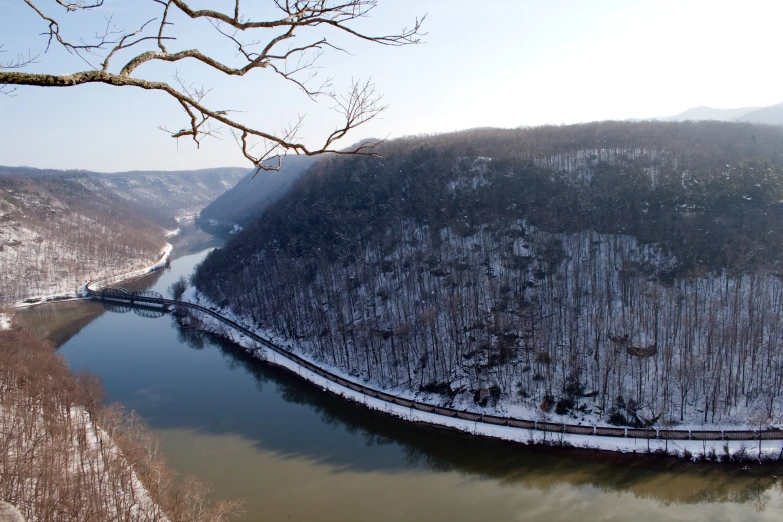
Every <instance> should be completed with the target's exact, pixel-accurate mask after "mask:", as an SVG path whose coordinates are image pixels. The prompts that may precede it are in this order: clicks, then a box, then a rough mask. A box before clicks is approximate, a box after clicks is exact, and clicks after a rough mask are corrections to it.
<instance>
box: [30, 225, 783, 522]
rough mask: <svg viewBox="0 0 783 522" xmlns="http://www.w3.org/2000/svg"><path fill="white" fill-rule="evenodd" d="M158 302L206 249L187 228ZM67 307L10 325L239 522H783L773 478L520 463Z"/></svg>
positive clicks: (515, 450) (168, 337) (542, 457)
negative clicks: (51, 353) (93, 381)
mask: <svg viewBox="0 0 783 522" xmlns="http://www.w3.org/2000/svg"><path fill="white" fill-rule="evenodd" d="M174 243H175V245H174V248H175V249H174V258H173V260H172V263H171V268H169V269H167V270H165V271H161V272H158V273H155V274H153V275H151V276H148V277H146V278H143V279H140V280H137V281H134V282H132V283H129V284H128V285H126V286H128V287H129V288H132V289H146V288H149V289H152V290H156V291H159V292H161V293H163V294H165V293H166V289H167V288H168V286H169V285H170V284H171V283H172V282H173V281H174V280H176V279H177V278H179V276H180V275H188V274H189V273H190V272H191V271H192V270H193V267H194V266H195V265H196V264H197V263H198V262H199V261H200V260H201V259H203V257H204V256H205V255H206V254H207V252H208V251H209V249H210V248H212V247H214V246H216V245H217V244H219V242H218V241H217V240H215V239H214V238H211V237H209V236H206V235H205V234H203V233H201V232H198V231H196V230H194V229H193V228H192V227H191V228H189V229H186V231H185V233H184V235H182V236H181V237H178V238H176V241H174ZM146 315H150V316H143V315H140V314H139V312H138V311H134V310H131V309H129V308H125V307H116V308H115V309H114V310H113V311H109V310H106V309H105V308H104V306H103V305H102V304H100V303H98V302H91V301H73V302H65V303H57V304H50V305H42V306H37V307H32V308H28V309H25V310H20V311H18V312H17V314H16V318H17V320H18V321H20V322H22V323H25V324H27V325H28V326H29V327H30V328H32V329H34V330H36V331H38V332H39V333H40V334H41V335H43V336H45V337H47V338H49V339H50V340H52V342H54V343H55V344H56V345H57V346H58V347H59V352H60V353H61V354H62V355H64V356H65V357H66V358H67V360H68V363H69V364H70V366H71V367H72V368H73V369H74V370H77V371H79V370H85V369H87V370H90V371H91V372H93V373H95V374H97V375H99V376H100V377H101V378H102V379H103V382H104V387H105V389H106V393H107V396H108V398H109V400H110V401H119V402H121V403H123V404H124V405H126V406H127V407H129V408H132V409H133V410H135V411H136V412H137V413H138V414H139V415H141V416H142V417H143V418H144V419H145V420H146V422H147V423H148V424H149V426H150V428H151V429H152V431H153V432H154V433H155V434H156V435H157V436H158V437H160V439H161V440H162V442H163V452H164V454H165V456H166V459H167V460H168V462H169V464H170V465H171V467H172V468H174V469H176V470H178V471H179V472H180V473H182V474H194V475H196V476H198V477H200V478H202V479H204V480H207V481H210V482H211V483H212V484H213V485H214V490H215V495H216V496H217V497H219V498H244V499H245V500H246V507H247V514H246V516H245V517H244V518H243V520H247V521H314V520H318V521H324V522H332V521H335V522H336V521H406V522H412V521H439V520H444V521H466V522H467V521H476V520H486V521H494V520H503V521H505V520H531V521H533V520H535V521H538V520H540V521H554V520H580V521H583V522H584V521H591V520H602V521H605V520H629V519H634V520H635V521H637V522H643V521H652V520H726V521H729V520H731V521H738V520H775V521H780V520H783V482H781V480H779V479H777V478H776V477H775V474H781V473H783V469H781V468H774V467H771V466H766V467H761V466H758V465H752V464H751V465H749V469H745V470H743V469H742V468H741V467H738V466H724V465H720V464H689V463H678V462H674V461H672V460H669V459H665V460H663V459H657V458H649V457H643V456H641V457H639V456H637V457H623V456H618V457H615V456H611V455H606V454H598V453H594V452H587V451H574V450H572V451H563V450H553V449H546V448H530V447H525V446H519V445H512V444H507V443H502V442H493V441H486V440H478V439H474V438H471V437H469V436H466V435H459V434H455V433H451V432H446V431H441V430H435V429H432V428H425V427H420V426H414V425H411V424H408V423H406V422H404V421H401V420H397V419H393V418H389V417H386V416H384V415H382V414H379V413H374V412H371V411H367V410H365V409H363V408H361V407H360V406H356V405H353V404H348V403H345V402H344V401H342V400H340V399H338V398H336V397H333V396H331V395H328V394H326V393H324V392H322V391H321V390H320V389H318V388H317V387H314V386H312V385H310V384H307V383H304V382H302V381H300V380H299V379H297V378H296V377H295V376H292V375H290V374H288V373H286V372H284V371H282V370H280V369H276V368H272V367H269V366H266V365H264V364H262V363H260V362H258V361H256V360H253V359H250V358H249V357H247V356H246V355H245V354H244V352H242V351H241V350H239V349H237V348H236V347H235V346H233V345H231V344H230V343H227V342H224V341H222V340H220V339H218V338H215V337H213V336H209V335H202V334H198V333H194V332H192V331H189V330H183V329H181V328H180V327H179V326H178V325H177V323H176V322H175V321H174V320H173V319H172V318H171V317H170V316H168V315H160V314H146Z"/></svg>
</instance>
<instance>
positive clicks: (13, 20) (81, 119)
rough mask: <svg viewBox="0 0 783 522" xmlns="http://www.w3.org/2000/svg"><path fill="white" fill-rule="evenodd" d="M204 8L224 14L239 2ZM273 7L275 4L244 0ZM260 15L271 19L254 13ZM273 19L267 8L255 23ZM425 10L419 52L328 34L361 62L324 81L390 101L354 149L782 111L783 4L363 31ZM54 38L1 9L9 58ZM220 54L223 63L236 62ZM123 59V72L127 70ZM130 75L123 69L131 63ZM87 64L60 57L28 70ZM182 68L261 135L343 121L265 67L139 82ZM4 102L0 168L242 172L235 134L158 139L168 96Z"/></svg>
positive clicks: (171, 116)
mask: <svg viewBox="0 0 783 522" xmlns="http://www.w3.org/2000/svg"><path fill="white" fill-rule="evenodd" d="M192 3H193V4H194V5H197V6H207V5H209V6H211V7H213V8H217V7H223V8H225V9H226V10H230V9H231V6H233V1H227V0H211V1H207V0H201V1H194V2H192ZM38 4H39V5H40V6H42V7H45V8H47V10H48V12H50V13H53V14H57V15H59V16H60V20H61V21H62V25H63V29H64V30H65V31H67V32H68V34H70V35H85V36H89V35H92V34H93V33H94V32H95V31H96V30H97V29H98V28H99V26H100V24H101V21H102V17H103V16H104V15H108V14H112V13H113V14H114V16H115V20H116V21H117V23H118V25H119V27H120V28H126V29H129V28H135V26H136V25H138V24H139V23H140V22H141V21H142V20H145V19H147V18H150V17H153V16H156V15H157V14H158V12H159V10H158V9H157V7H156V6H157V4H155V3H153V2H152V0H107V2H106V7H104V8H103V9H102V12H101V13H93V14H92V15H91V16H84V15H83V14H78V13H77V14H68V15H65V14H63V13H61V12H60V11H61V10H60V9H59V8H56V6H55V3H54V1H53V0H38ZM253 4H258V5H260V6H262V7H263V6H268V5H269V4H271V0H245V1H244V5H248V6H251V5H253ZM259 9H261V8H260V7H259ZM259 14H263V10H261V11H259ZM424 14H427V15H428V16H427V20H426V22H425V26H424V29H425V31H426V32H427V33H428V34H427V36H426V37H425V38H424V40H425V42H426V43H425V44H423V45H418V46H409V47H402V48H388V47H381V46H378V45H373V44H370V43H367V42H361V41H357V40H352V39H349V38H346V37H345V36H344V35H340V34H336V33H334V32H332V33H326V35H327V36H329V37H330V41H334V42H335V43H336V44H338V45H340V46H341V47H344V48H346V49H348V50H349V51H350V52H351V54H350V55H348V54H345V53H339V52H330V53H328V54H326V55H325V56H323V57H322V59H321V61H320V65H321V67H322V68H321V70H320V72H321V75H323V76H329V77H333V78H334V80H335V87H338V88H339V87H344V86H346V85H347V84H348V83H349V82H350V80H351V78H362V79H366V78H370V77H371V78H372V80H373V81H374V83H375V84H376V86H377V88H378V90H379V91H381V92H382V93H383V94H384V96H385V98H384V101H385V102H386V103H388V104H389V109H388V111H387V112H386V113H385V115H384V116H383V119H379V120H377V121H375V122H373V123H371V124H368V125H367V126H366V127H365V128H362V129H359V130H357V131H356V132H355V133H354V134H353V135H351V136H350V137H349V138H347V139H346V140H345V142H344V145H346V146H347V145H349V144H350V143H352V142H354V141H357V140H359V139H360V138H363V137H367V136H377V137H385V136H387V135H388V136H390V137H396V136H403V135H411V134H420V133H436V132H444V131H450V130H457V129H466V128H471V127H481V126H494V127H518V126H521V125H540V124H545V123H554V124H562V123H573V122H583V121H592V120H602V119H624V118H637V117H654V116H667V115H673V114H677V113H679V112H682V111H684V110H685V109H688V108H690V107H694V106H699V105H708V106H712V107H719V108H731V107H742V106H764V105H771V104H775V103H779V102H783V88H782V87H783V68H781V67H780V64H779V59H778V57H779V56H780V52H781V51H783V32H782V31H780V29H779V24H780V20H783V2H781V1H780V0H763V1H762V0H744V1H742V2H738V1H736V0H734V1H731V2H729V1H725V2H724V1H720V0H709V1H701V0H693V1H691V0H676V1H674V0H673V1H668V0H592V1H591V0H581V1H578V0H536V1H533V0H479V1H475V0H470V1H469V0H379V5H378V8H377V9H376V10H375V11H374V13H373V16H372V17H371V18H370V19H367V20H362V21H361V22H360V23H359V24H357V25H356V27H357V28H358V29H361V30H362V31H364V32H367V33H371V34H382V33H391V32H394V31H396V30H399V29H400V28H401V27H403V26H405V25H408V26H410V25H411V24H412V23H413V21H414V19H415V18H416V16H422V15H424ZM177 21H178V23H177V25H176V30H177V31H178V35H179V37H180V40H179V41H178V42H177V44H172V47H176V48H186V47H191V46H194V45H196V44H197V43H198V41H199V39H200V38H203V37H204V36H203V35H205V34H209V30H210V28H209V26H205V25H204V24H200V23H197V24H193V23H186V22H187V21H186V20H185V19H183V18H180V19H178V20H177ZM44 30H45V26H44V25H43V24H42V23H41V22H40V21H39V20H38V19H36V18H35V16H34V15H33V14H32V13H31V11H30V10H29V8H28V7H27V6H26V5H24V3H23V2H22V0H0V44H3V45H4V47H3V49H4V50H6V51H7V52H6V53H4V54H0V61H6V60H7V59H8V58H12V57H13V56H14V55H15V54H16V53H18V52H21V53H27V52H28V50H29V51H31V52H32V53H40V52H42V51H43V50H44V48H45V43H46V38H45V37H43V36H40V35H39V33H41V32H42V31H44ZM207 43H209V44H212V43H217V44H218V45H219V47H218V51H217V52H218V53H219V56H221V57H225V58H226V59H228V60H231V57H232V56H233V55H232V54H231V53H230V52H227V49H226V48H225V46H224V45H223V44H222V43H221V42H219V41H215V40H212V39H210V40H208V42H207ZM118 61H119V62H122V60H121V59H120V60H118ZM123 63H124V62H123ZM85 67H87V65H86V64H84V63H83V62H81V61H79V60H78V59H75V58H72V57H70V56H69V55H68V54H67V53H65V52H64V51H62V50H61V49H57V48H53V49H52V50H50V51H49V53H48V54H45V55H42V56H41V57H40V60H39V63H38V64H36V65H34V66H32V67H30V68H29V69H28V70H29V71H30V72H42V71H47V72H55V73H58V74H62V73H67V72H74V71H77V70H79V69H80V68H85ZM176 71H179V73H180V75H181V76H184V77H185V78H187V79H188V80H190V81H193V82H195V83H197V84H199V85H201V84H204V85H205V86H208V87H213V88H214V90H213V91H212V93H211V94H210V95H209V97H208V98H207V100H206V102H207V105H210V106H211V107H213V108H217V109H235V110H240V111H244V112H241V113H238V115H237V117H238V118H240V119H242V120H243V121H245V122H247V123H249V124H252V125H253V126H255V127H256V128H264V129H272V130H277V129H280V128H281V127H283V126H285V125H286V124H287V123H288V122H291V121H293V120H294V119H296V117H297V115H298V114H306V115H307V118H306V122H307V125H306V126H305V129H304V138H305V141H306V142H308V143H309V144H312V145H315V144H316V143H317V142H318V141H320V139H322V138H323V136H324V135H325V134H326V133H328V132H329V131H330V130H331V129H332V128H333V126H334V125H335V124H336V123H337V120H336V119H335V116H334V114H333V113H332V112H331V111H330V110H329V108H330V106H331V105H330V103H329V101H328V100H324V101H323V102H322V103H321V104H314V103H313V102H311V101H309V100H308V99H307V98H306V97H305V96H304V95H303V94H301V93H300V92H297V91H295V90H294V89H292V88H291V85H290V84H286V83H285V82H283V81H281V80H279V79H278V78H275V77H274V76H273V75H271V74H270V73H269V72H267V71H263V70H259V71H255V72H254V73H253V74H251V75H249V76H247V77H245V78H242V79H237V78H226V77H222V76H220V75H217V74H214V73H212V72H211V71H207V70H205V69H204V68H203V67H201V66H199V65H198V64H192V63H190V64H185V63H182V62H180V63H179V64H177V65H170V64H166V65H159V64H150V65H144V66H142V67H141V68H140V69H139V73H140V74H141V75H142V76H144V77H146V78H149V79H153V78H155V79H162V80H166V81H169V80H170V79H171V78H172V76H173V75H174V74H175V72H176ZM16 94H17V95H16V96H15V97H7V96H2V95H0V121H2V126H0V164H3V165H29V166H34V167H42V168H85V169H91V170H100V171H118V170H131V169H190V168H205V167H216V166H226V165H240V166H242V165H246V163H245V160H244V159H243V158H242V156H241V154H240V153H239V151H238V149H237V146H236V144H235V143H234V142H233V139H232V138H231V136H230V135H228V134H226V135H225V136H224V139H223V140H222V141H218V140H208V141H206V142H204V144H203V145H202V148H201V150H196V149H195V148H194V146H193V144H192V142H189V141H187V140H181V141H180V142H179V144H177V143H176V142H175V140H173V139H172V138H170V137H168V136H167V135H166V134H164V133H163V132H161V131H159V130H158V126H159V125H166V126H168V127H170V128H174V129H178V128H181V126H182V125H183V124H184V123H185V120H183V118H182V111H181V109H179V108H178V106H177V105H176V104H175V103H174V102H173V100H171V99H170V98H168V97H167V96H165V95H163V94H159V93H151V92H146V91H141V90H138V89H133V88H130V87H125V88H116V87H108V86H103V85H93V86H80V87H74V88H67V89H64V88H48V89H43V88H34V87H27V88H21V89H19V90H18V91H17V93H16Z"/></svg>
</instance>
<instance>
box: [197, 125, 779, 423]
mask: <svg viewBox="0 0 783 522" xmlns="http://www.w3.org/2000/svg"><path fill="white" fill-rule="evenodd" d="M383 152H384V155H385V157H384V158H383V159H376V158H347V159H346V158H338V159H335V160H329V161H322V162H319V163H317V164H316V165H314V166H313V167H312V168H311V169H310V171H309V172H308V173H307V174H306V175H305V176H304V177H303V178H302V179H301V180H300V181H298V182H297V183H296V184H295V185H294V188H293V190H292V191H291V193H290V194H289V195H288V196H287V197H284V198H283V199H282V200H281V201H279V202H278V203H276V204H275V205H273V206H272V207H270V209H269V210H268V211H267V213H266V214H265V216H264V217H263V219H261V220H259V221H257V222H255V223H254V224H253V225H252V226H250V227H248V228H247V229H245V230H244V231H243V232H242V233H240V234H239V235H238V237H236V238H235V239H233V240H232V241H230V242H229V243H228V244H227V245H226V246H225V247H224V248H222V249H220V250H217V251H215V252H213V254H211V255H210V256H209V257H208V258H207V259H206V261H205V262H204V263H203V265H202V266H201V267H200V268H199V269H198V271H197V273H196V275H195V277H194V282H195V283H196V285H197V287H198V288H199V290H200V291H201V292H203V294H204V295H205V296H206V297H207V298H209V299H210V300H211V301H213V302H214V303H215V304H216V305H218V306H220V307H223V308H230V309H231V310H233V311H234V312H236V313H237V314H239V315H240V316H242V317H244V318H245V319H246V320H247V321H249V322H252V324H254V325H256V326H257V327H258V328H260V329H263V330H266V331H268V332H270V333H272V334H274V335H277V336H281V337H285V338H287V339H288V340H289V342H290V343H291V344H292V345H293V346H295V347H296V348H297V349H299V350H301V351H302V352H303V353H305V354H306V355H309V356H311V357H313V358H315V359H316V360H319V361H321V362H322V363H323V364H325V365H328V366H332V367H334V368H337V369H338V370H340V371H342V372H343V373H345V374H348V375H352V376H354V377H355V378H357V379H363V380H366V381H370V382H374V383H376V384H378V385H380V386H383V387H385V388H386V389H389V390H392V391H394V392H395V393H401V394H407V395H416V396H418V397H419V398H420V399H424V400H430V401H432V402H434V403H439V404H444V405H449V406H452V407H465V408H469V409H474V410H487V409H489V410H497V411H501V412H507V413H513V414H515V415H520V416H528V417H536V418H559V419H561V420H568V421H569V422H573V421H574V420H576V421H577V422H579V421H584V422H600V423H610V424H616V425H629V426H653V425H655V426H673V425H691V426H698V425H705V424H708V425H709V424H722V425H735V426H736V425H745V426H751V427H753V428H756V429H758V428H760V427H764V426H768V425H771V424H776V425H777V424H781V423H782V422H783V420H782V419H780V417H779V415H780V411H781V409H782V408H781V406H783V401H782V400H781V397H780V393H781V390H782V389H783V358H782V357H781V356H780V354H781V353H782V352H783V321H781V313H783V282H782V281H781V272H780V269H781V267H780V261H781V245H783V237H781V227H780V223H781V218H782V217H783V206H781V201H783V169H782V168H781V167H783V130H782V129H779V128H773V127H767V126H758V125H750V124H734V123H717V122H703V123H662V122H641V123H621V122H606V123H600V124H586V125H575V126H570V127H552V128H548V127H543V128H536V129H519V130H494V129H482V130H477V131H469V132H462V133H454V134H449V135H443V136H420V137H416V138H410V139H404V140H396V141H392V142H389V143H387V144H386V145H385V149H384V150H383Z"/></svg>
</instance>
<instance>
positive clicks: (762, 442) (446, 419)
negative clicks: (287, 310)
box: [171, 289, 783, 463]
mask: <svg viewBox="0 0 783 522" xmlns="http://www.w3.org/2000/svg"><path fill="white" fill-rule="evenodd" d="M193 290H195V289H193ZM191 293H193V292H191ZM194 297H195V295H194ZM197 300H198V299H197ZM199 301H200V300H199ZM171 304H172V305H174V306H175V307H176V306H180V307H182V306H183V305H184V307H185V308H191V309H195V310H197V311H198V312H199V313H200V315H201V316H202V318H201V325H198V326H196V325H188V324H183V326H186V327H187V326H190V327H193V328H195V329H198V330H201V331H205V332H209V333H212V334H215V335H217V336H219V337H222V338H224V339H226V340H228V341H230V342H232V343H234V344H235V345H237V346H238V347H240V348H242V349H244V350H245V351H246V352H247V353H248V354H249V355H250V356H252V357H254V358H256V359H258V360H259V361H261V362H266V363H268V364H271V365H273V366H277V367H280V368H283V369H286V370H288V371H289V372H290V373H292V374H295V375H297V376H299V377H300V378H301V379H303V380H305V381H307V382H310V383H311V384H313V385H315V386H318V387H319V388H321V390H322V391H327V392H329V393H331V394H333V395H336V396H338V397H340V398H342V399H343V400H347V401H349V402H352V403H355V404H359V405H362V406H364V407H366V408H368V409H370V410H374V411H378V412H380V413H385V414H387V415H391V416H393V417H397V418H400V419H402V420H405V421H408V422H412V423H414V424H419V425H423V426H429V427H434V428H438V429H447V430H450V431H454V432H458V433H461V434H468V435H472V436H476V437H479V438H486V439H494V440H501V441H507V442H512V443H517V444H524V445H537V446H546V447H559V448H568V449H576V450H587V451H591V452H595V451H600V452H610V453H612V454H625V455H633V454H636V455H639V456H650V455H652V456H654V455H660V456H669V457H674V458H679V459H681V460H690V461H693V462H701V461H708V462H718V463H720V462H723V463H726V462H729V463H744V462H750V461H757V462H780V460H781V458H782V457H783V431H780V430H768V431H766V432H764V431H762V432H757V433H759V434H761V436H760V437H756V438H747V437H743V438H736V436H735V435H737V434H748V432H731V431H728V430H725V431H724V430H723V429H721V427H720V426H717V427H715V428H714V429H713V430H712V431H707V430H705V431H702V432H700V431H697V430H687V431H686V433H687V434H688V435H689V436H688V437H687V438H685V439H676V438H666V433H664V436H663V437H660V436H659V434H660V432H661V431H664V432H665V431H666V430H656V429H653V430H637V429H635V428H604V427H601V426H592V425H591V426H574V425H566V424H561V423H550V422H545V421H530V420H523V419H511V418H502V417H496V416H494V415H484V414H478V413H472V412H467V411H456V410H450V409H448V408H441V407H438V406H436V405H430V404H425V403H421V402H418V401H410V400H407V399H401V398H399V397H395V396H393V395H390V394H389V393H386V392H384V391H381V390H373V389H369V388H368V387H367V386H364V385H362V384H359V383H355V382H352V381H351V380H350V378H348V377H347V376H338V375H334V374H331V372H329V371H327V370H325V369H323V368H320V367H319V366H318V364H317V363H316V362H313V361H310V360H307V359H305V358H304V357H302V356H299V355H297V354H294V353H292V352H289V351H288V350H286V349H285V348H282V347H280V346H277V345H275V344H274V343H272V342H271V341H269V340H267V339H265V338H264V337H262V336H261V335H259V334H258V333H257V332H254V331H251V330H249V329H247V328H245V327H243V326H240V325H239V324H237V322H235V321H233V320H232V319H229V318H227V317H225V316H223V315H222V313H218V312H216V311H215V310H214V309H211V308H216V307H215V306H214V305H212V307H209V306H207V307H205V306H204V305H203V304H200V303H196V302H193V301H183V302H180V303H176V302H172V303H171ZM221 312H222V311H221ZM205 315H206V317H205ZM180 324H182V321H180ZM230 330H234V331H235V332H236V334H238V335H235V334H234V333H232V332H231V331H230ZM252 337H256V338H257V339H253V338H252ZM294 359H299V361H300V362H301V363H304V364H300V362H297V361H296V360H294ZM307 366H310V368H308V367H307ZM337 380H342V381H344V383H340V382H335V381H337ZM356 388H359V389H360V390H364V391H359V390H357V389H356ZM373 395H374V396H373ZM382 396H385V397H382ZM401 402H402V403H403V404H400V403H401ZM406 402H407V403H411V404H412V405H410V406H408V405H405V404H404V403H406ZM436 409H437V410H440V412H437V411H435V410H436ZM466 417H467V418H466ZM510 423H515V424H516V423H528V425H532V427H527V428H526V427H522V426H514V425H510ZM571 428H581V429H584V430H589V433H586V432H581V433H580V432H576V433H573V432H569V431H567V430H569V429H571ZM599 429H601V430H621V431H623V432H624V435H622V436H620V435H617V436H604V435H599V434H596V433H597V432H598V430H599ZM572 431H573V430H572ZM642 431H644V432H645V433H644V435H647V437H637V436H634V435H639V432H642ZM673 431H675V430H672V432H673ZM683 431H684V430H683ZM680 433H682V431H681V432H680ZM693 433H697V434H698V435H699V436H703V435H706V434H711V435H713V437H712V438H706V437H704V438H694V437H691V436H690V435H692V434H693ZM765 433H766V436H767V437H770V436H771V435H774V438H772V437H770V438H768V439H765V438H762V437H763V436H764V435H763V434H765Z"/></svg>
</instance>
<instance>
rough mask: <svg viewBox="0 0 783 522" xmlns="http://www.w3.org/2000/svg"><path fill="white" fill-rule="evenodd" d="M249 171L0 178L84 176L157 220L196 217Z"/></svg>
mask: <svg viewBox="0 0 783 522" xmlns="http://www.w3.org/2000/svg"><path fill="white" fill-rule="evenodd" d="M248 171H249V169H247V168H244V167H222V168H212V169H201V170H180V171H128V172H117V173H103V172H91V171H87V170H54V169H36V168H32V167H6V166H0V176H17V177H36V176H51V177H57V176H66V177H70V176H84V177H83V178H80V180H81V181H80V182H81V183H83V184H84V183H86V184H91V183H94V184H95V185H96V186H100V187H102V188H105V189H109V190H111V191H113V192H115V193H116V194H117V195H118V196H119V197H121V198H122V199H124V200H126V201H128V202H130V203H133V204H135V205H136V206H138V207H140V208H142V209H144V210H145V211H147V212H148V213H149V214H150V217H151V218H153V219H157V220H158V221H164V222H165V221H169V222H171V221H173V220H175V219H176V220H182V219H187V218H193V217H195V216H196V215H197V214H198V213H199V211H201V209H202V208H204V207H205V206H207V205H208V204H209V203H210V202H211V201H212V200H214V199H215V198H216V197H218V196H219V195H221V194H222V193H223V192H225V191H226V190H228V189H230V188H231V187H233V186H234V185H235V184H236V183H237V182H238V181H239V180H240V179H241V178H242V177H243V176H245V175H246V174H247V173H248Z"/></svg>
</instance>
